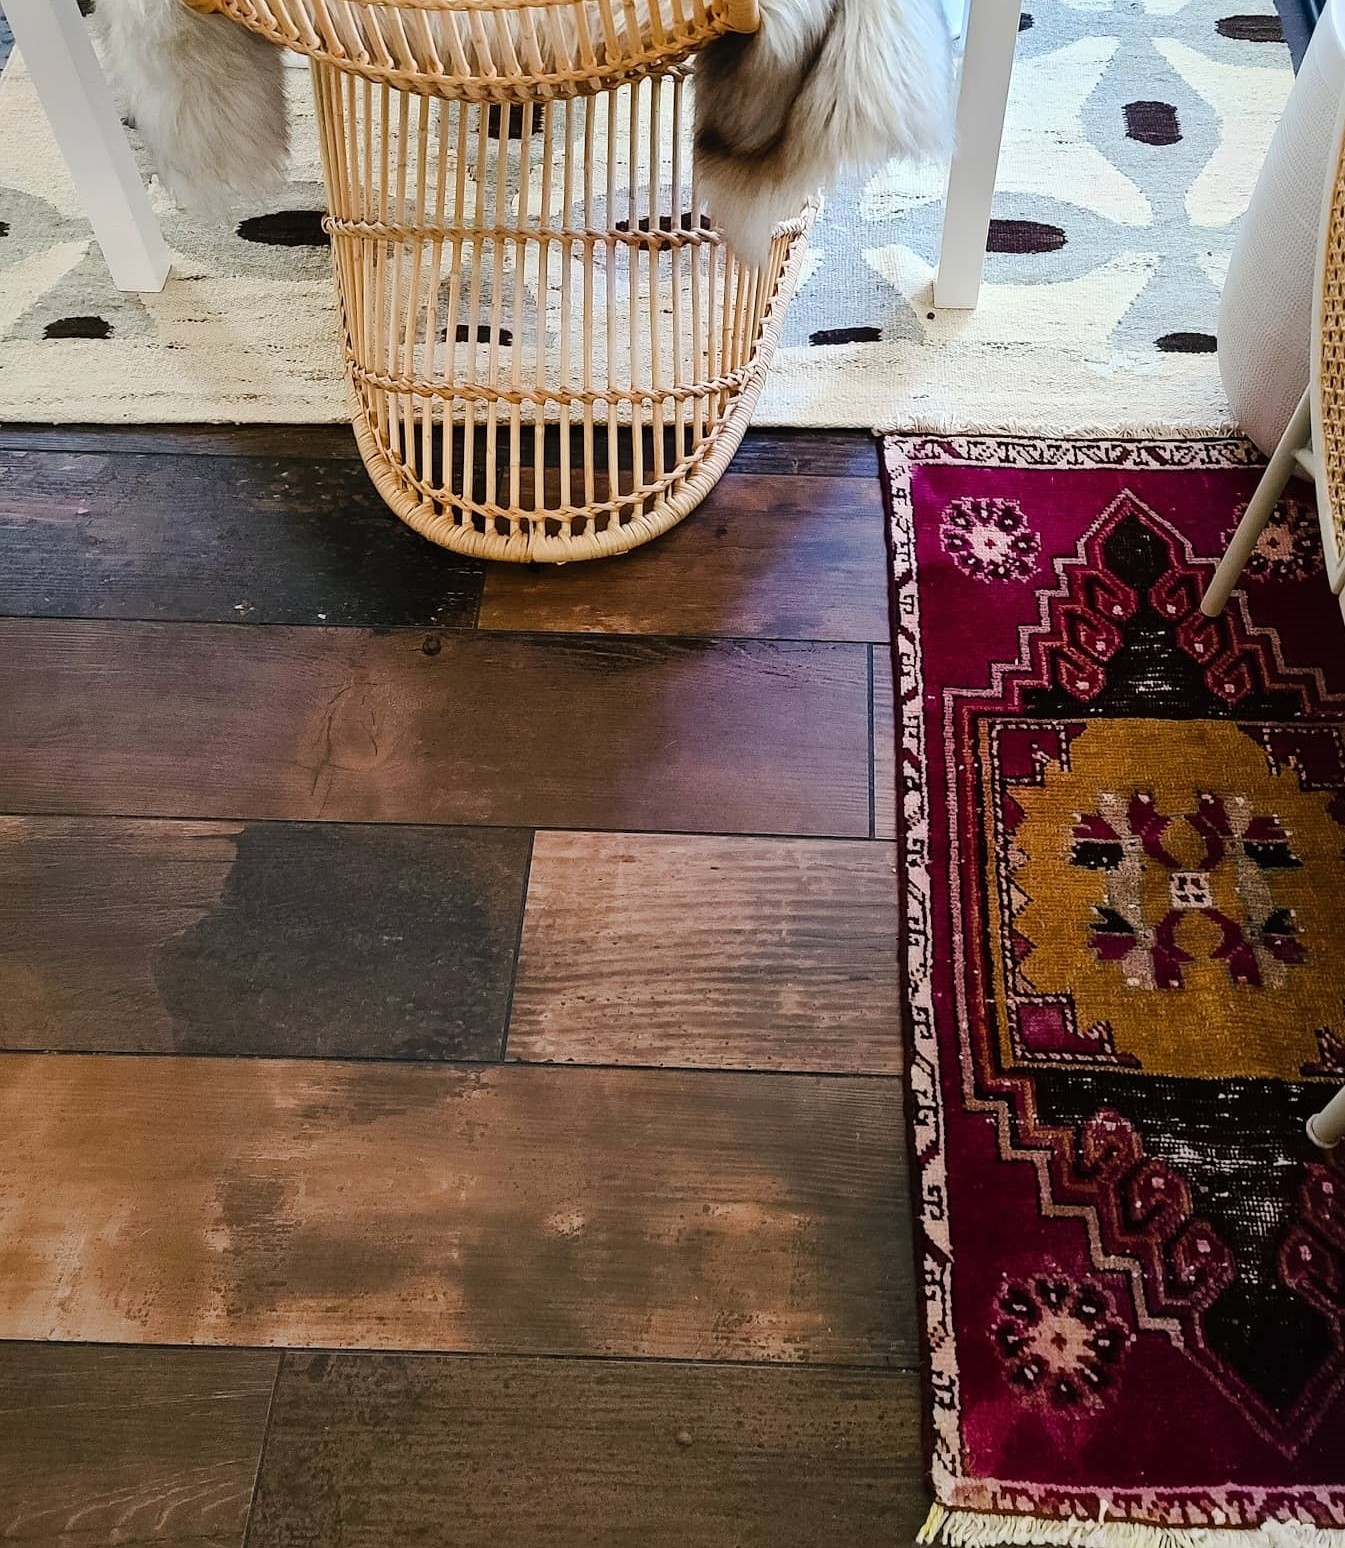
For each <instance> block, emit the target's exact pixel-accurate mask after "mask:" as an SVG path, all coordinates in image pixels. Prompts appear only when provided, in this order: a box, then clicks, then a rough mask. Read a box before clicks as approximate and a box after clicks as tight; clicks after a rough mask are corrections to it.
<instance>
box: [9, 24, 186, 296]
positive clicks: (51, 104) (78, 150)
mask: <svg viewBox="0 0 1345 1548" xmlns="http://www.w3.org/2000/svg"><path fill="white" fill-rule="evenodd" d="M4 3H5V15H6V17H7V18H8V20H9V25H10V28H11V30H12V31H13V33H14V41H15V43H16V44H17V46H18V49H19V52H20V53H21V54H22V55H23V61H24V63H25V64H26V65H27V66H28V73H29V75H30V76H32V79H33V85H34V87H35V88H36V90H37V95H38V97H39V98H40V100H41V102H42V107H43V109H44V110H45V112H46V115H47V117H48V119H49V120H50V121H51V128H52V133H53V134H54V135H55V136H56V143H57V144H58V145H59V146H60V148H61V154H62V155H63V156H64V157H65V161H66V165H67V166H68V167H69V168H70V175H71V176H72V177H73V178H74V180H75V187H76V188H77V189H78V190H79V197H80V200H81V202H82V204H83V206H84V212H85V214H86V215H87V216H88V217H89V221H90V223H91V224H92V226H93V232H94V235H95V236H96V237H97V238H98V245H99V246H100V247H101V248H102V250H103V257H104V258H105V259H106V260H107V266H108V268H109V269H110V270H111V272H112V282H113V284H114V285H116V287H117V288H118V290H162V289H163V286H164V281H165V280H166V279H167V278H168V266H169V262H170V258H169V252H168V246H167V244H166V243H165V242H164V239H163V233H162V232H161V231H160V230H159V223H158V221H157V220H156V219H155V216H154V211H153V210H152V209H151V208H150V203H149V197H148V195H147V194H146V192H145V187H144V184H143V183H141V181H140V173H139V172H138V171H137V169H136V164H135V157H134V156H133V155H132V154H131V147H130V145H129V144H128V143H127V140H126V135H125V133H124V132H123V130H122V126H121V118H120V116H119V114H118V112H117V108H116V104H115V103H114V102H113V100H112V92H111V90H110V89H109V87H108V84H107V81H106V80H105V79H104V77H103V72H102V69H101V67H100V66H99V63H98V56H97V55H96V54H95V53H94V51H93V44H92V43H91V42H90V41H89V35H88V32H87V31H86V30H85V26H84V21H83V18H82V17H81V16H80V14H79V6H78V5H77V4H76V0H4Z"/></svg>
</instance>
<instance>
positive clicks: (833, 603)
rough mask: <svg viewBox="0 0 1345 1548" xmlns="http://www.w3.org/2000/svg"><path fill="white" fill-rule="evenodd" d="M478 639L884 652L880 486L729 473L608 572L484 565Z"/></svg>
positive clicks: (872, 481)
mask: <svg viewBox="0 0 1345 1548" xmlns="http://www.w3.org/2000/svg"><path fill="white" fill-rule="evenodd" d="M479 617H480V627H481V628H483V629H525V630H533V629H536V630H562V631H569V632H574V633H581V632H598V633H609V634H679V635H701V636H705V637H707V638H713V637H718V638H725V637H735V636H741V637H749V638H759V639H793V640H855V641H867V640H886V639H887V628H888V624H887V564H886V559H885V553H884V545H883V510H882V501H881V499H880V497H879V485H878V480H877V479H876V478H873V477H869V478H787V477H777V476H770V475H761V474H743V473H730V474H728V475H726V476H725V477H724V478H723V479H721V480H720V482H719V483H718V484H717V485H716V487H715V489H714V490H713V492H712V493H711V494H710V496H709V498H708V499H707V500H706V501H705V503H704V504H703V505H701V506H699V507H698V508H697V510H696V511H695V512H694V513H693V514H692V516H690V517H689V518H688V519H687V520H686V521H684V522H682V524H681V525H680V526H677V527H674V528H673V530H672V531H671V532H669V533H668V534H667V535H666V536H665V537H663V538H661V539H660V540H659V541H658V542H657V543H651V544H650V545H649V546H648V547H646V548H642V549H638V550H636V551H635V552H634V553H631V554H628V555H626V556H625V557H624V558H622V559H621V560H620V561H619V562H616V563H611V564H576V565H567V566H565V568H564V569H562V570H560V571H556V570H554V569H551V568H543V567H532V566H527V567H525V566H521V565H505V564H500V565H493V566H491V568H490V569H489V570H488V571H487V575H486V587H485V592H484V595H483V597H482V601H481V611H480V615H479Z"/></svg>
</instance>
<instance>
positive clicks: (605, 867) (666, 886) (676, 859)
mask: <svg viewBox="0 0 1345 1548" xmlns="http://www.w3.org/2000/svg"><path fill="white" fill-rule="evenodd" d="M897 918H898V915H897V882H896V874H895V856H894V852H893V848H892V846H891V845H890V844H864V843H855V842H853V841H845V840H826V839H764V838H677V837H665V836H663V835H653V834H644V835H638V834H637V835H629V834H612V835H604V834H596V833H539V834H538V835H537V839H536V842H535V844H534V848H533V860H532V871H531V874H530V878H529V882H528V908H527V913H526V916H525V921H524V929H523V949H522V953H521V956H520V960H519V974H518V983H517V986H516V988H515V991H514V1006H513V1013H512V1016H511V1018H510V1023H509V1043H508V1049H509V1054H510V1057H511V1058H516V1059H526V1060H552V1061H557V1062H560V1063H578V1064H651V1065H683V1066H686V1065H701V1066H709V1067H719V1068H743V1069H787V1070H817V1071H839V1072H849V1073H871V1074H892V1075H896V1074H900V1073H901V1070H902V1053H901V1034H900V1025H899V1021H900V1009H899V996H898V983H897ZM894 1099H895V1093H894Z"/></svg>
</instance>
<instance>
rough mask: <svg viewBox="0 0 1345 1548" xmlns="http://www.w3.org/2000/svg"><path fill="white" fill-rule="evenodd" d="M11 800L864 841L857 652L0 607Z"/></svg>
mask: <svg viewBox="0 0 1345 1548" xmlns="http://www.w3.org/2000/svg"><path fill="white" fill-rule="evenodd" d="M0 660H3V661H4V663H5V673H4V678H3V680H2V681H0V811H8V812H51V813H62V814H71V815H97V814H108V815H126V816H164V817H214V818H235V819H237V818H290V819H296V820H310V819H318V818H321V819H326V820H330V821H345V822H364V821H380V822H433V823H461V824H472V823H481V824H489V825H504V826H517V827H532V826H539V827H575V828H618V829H630V828H652V829H659V830H664V831H669V832H672V831H707V830H708V831H716V830H719V831H727V832H766V833H772V832H774V833H797V834H802V835H823V836H826V835H836V836H841V837H847V836H854V837H863V836H865V835H867V833H868V829H869V820H868V785H869V773H868V768H867V752H866V749H867V745H868V707H867V702H866V701H867V686H866V684H867V674H868V668H867V660H866V653H865V651H864V649H863V647H861V646H853V645H825V644H824V645H803V644H790V643H772V644H767V643H760V642H744V643H738V644H716V643H708V642H696V641H680V642H679V641H660V640H648V641H629V640H628V641H612V640H596V639H566V640H560V639H555V640H547V639H543V640H520V639H511V638H505V637H502V636H501V637H482V636H478V635H453V634H448V635H439V634H428V635H426V634H421V633H419V632H406V633H404V632H393V633H390V634H367V633H361V632H358V631H354V630H329V629H286V628H268V629H257V628H236V627H235V628H230V627H228V626H221V625H208V624H194V625H182V624H176V625H174V624H139V623H68V622H56V621H50V620H26V621H14V620H4V619H0Z"/></svg>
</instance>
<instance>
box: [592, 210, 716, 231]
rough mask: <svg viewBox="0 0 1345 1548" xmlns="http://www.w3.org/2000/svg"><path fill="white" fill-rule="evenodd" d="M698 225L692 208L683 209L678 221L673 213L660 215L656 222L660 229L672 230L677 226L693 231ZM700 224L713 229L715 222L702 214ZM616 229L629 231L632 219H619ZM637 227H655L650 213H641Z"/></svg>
mask: <svg viewBox="0 0 1345 1548" xmlns="http://www.w3.org/2000/svg"><path fill="white" fill-rule="evenodd" d="M696 225H697V221H696V217H695V216H694V215H693V214H692V212H691V211H690V210H683V211H682V214H681V216H680V217H679V218H678V219H677V220H676V221H674V220H673V217H672V216H671V215H660V216H659V218H658V221H657V222H656V226H657V229H658V230H659V231H672V230H674V229H676V228H680V229H681V230H683V231H691V230H693V229H694V228H695V226H696ZM699 225H700V228H701V230H702V231H711V230H713V229H714V224H713V222H712V221H711V219H710V217H709V216H708V215H702V216H701V218H700V221H699ZM615 229H616V230H617V231H629V230H630V221H628V220H619V221H617V223H616V226H615ZM635 229H636V230H637V231H649V230H651V229H654V227H651V225H650V217H649V216H648V215H641V216H640V218H639V220H637V221H636V222H635Z"/></svg>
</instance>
